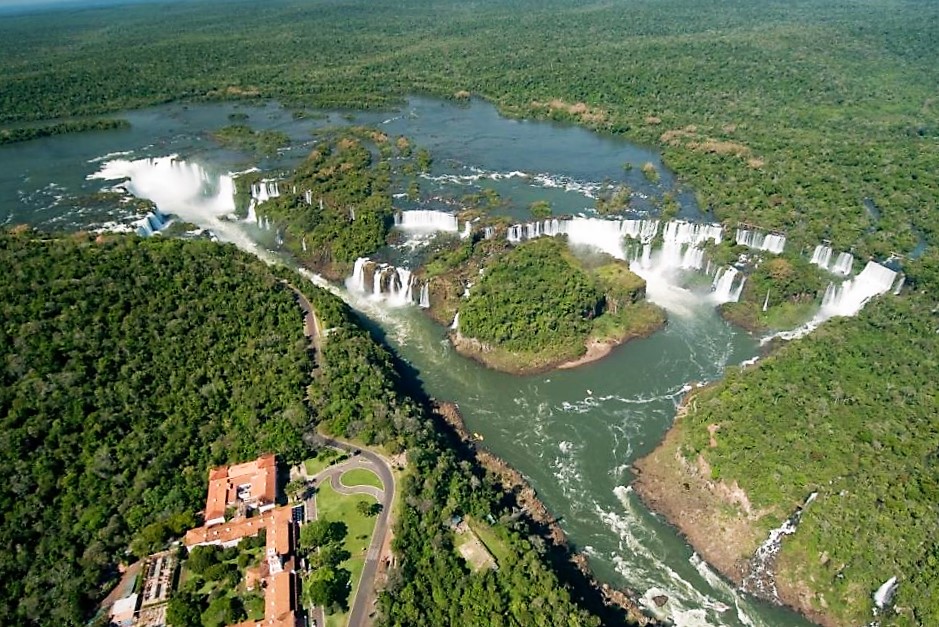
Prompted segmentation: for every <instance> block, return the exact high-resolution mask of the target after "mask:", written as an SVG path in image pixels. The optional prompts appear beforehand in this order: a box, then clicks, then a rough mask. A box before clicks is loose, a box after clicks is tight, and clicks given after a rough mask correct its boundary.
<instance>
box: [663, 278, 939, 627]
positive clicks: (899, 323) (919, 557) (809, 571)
mask: <svg viewBox="0 0 939 627" xmlns="http://www.w3.org/2000/svg"><path fill="white" fill-rule="evenodd" d="M934 312H935V309H934V300H933V299H932V298H930V297H928V296H927V295H925V294H919V293H914V294H910V295H908V296H905V297H891V298H883V299H880V300H878V301H877V302H875V303H872V304H869V305H868V306H867V307H866V308H865V309H864V310H863V312H862V313H861V314H860V315H859V316H858V318H857V319H835V320H832V321H829V322H828V323H826V324H825V325H824V326H822V327H821V328H820V329H819V330H818V331H816V332H815V333H813V334H812V335H811V336H809V337H807V338H805V339H804V340H802V341H800V342H794V343H791V344H788V345H786V346H784V347H783V348H782V349H781V350H780V351H779V352H778V353H777V354H776V355H774V356H772V357H769V358H767V359H766V360H764V361H761V362H760V364H759V367H758V368H755V369H753V370H749V371H745V372H736V371H735V372H731V374H730V375H729V376H728V377H727V379H726V380H725V381H724V382H722V383H720V384H718V385H715V386H714V387H711V388H708V389H707V390H705V391H702V392H700V393H698V394H696V395H695V397H694V401H693V403H692V408H693V409H692V410H691V411H689V412H688V414H687V416H686V417H685V418H683V419H682V420H681V421H680V422H679V423H678V426H677V427H676V428H677V429H678V430H679V437H680V442H681V443H682V445H683V447H684V454H685V455H686V457H688V458H689V459H695V458H696V457H697V455H698V454H700V455H702V456H703V457H704V459H705V460H706V461H707V463H708V464H709V465H710V468H711V474H712V477H713V478H715V479H722V480H723V481H725V482H726V483H728V484H730V483H732V482H734V481H736V482H737V483H738V484H739V485H740V487H741V488H743V489H744V490H745V491H746V493H747V494H748V495H749V498H750V501H751V502H752V504H753V508H754V510H755V511H764V512H766V514H765V515H764V516H763V518H762V519H761V520H760V522H759V525H760V526H761V527H762V528H763V529H769V528H771V527H774V526H776V525H778V524H779V523H781V522H782V520H783V519H784V518H786V517H788V516H789V515H790V514H791V513H792V512H793V511H795V509H796V507H797V506H798V505H799V504H800V503H801V502H802V501H804V500H805V498H806V497H807V496H808V494H809V493H810V492H813V491H817V492H818V493H819V494H818V498H817V500H816V501H815V502H813V503H812V505H811V506H810V507H809V508H808V509H807V510H806V512H805V515H804V517H803V519H802V523H801V525H800V526H799V530H798V532H797V533H796V534H795V535H793V536H791V537H789V538H787V539H786V540H785V541H784V542H783V548H782V551H781V553H780V556H779V562H778V569H777V570H778V573H779V574H778V579H779V581H780V588H781V590H782V591H783V592H784V594H785V592H786V591H787V590H788V591H790V595H789V598H791V599H792V600H793V601H795V598H796V596H795V595H796V594H798V595H799V598H801V599H802V601H801V602H803V603H805V604H806V607H808V608H811V609H813V610H814V611H817V612H825V613H826V614H827V615H829V616H832V617H834V619H835V620H837V622H838V623H839V624H861V623H863V622H866V621H868V620H869V619H870V616H871V606H872V599H871V596H872V594H873V592H874V591H875V590H876V589H877V587H878V586H880V584H882V583H883V582H884V581H886V580H887V579H888V578H890V577H891V576H893V575H897V576H899V577H900V587H899V590H898V593H897V597H896V599H895V604H896V607H897V608H902V609H900V610H899V614H897V615H894V614H892V613H888V615H887V616H886V618H885V621H884V622H885V624H891V625H914V624H919V625H929V624H934V623H936V621H937V620H939V587H937V586H939V579H937V577H936V574H937V573H936V555H937V551H939V544H937V540H936V539H937V538H939V523H937V521H939V473H937V468H939V464H937V451H939V424H937V422H936V398H937V395H939V389H937V387H936V381H937V380H939V361H937V355H939V334H937V333H936V328H937V326H939V317H937V315H936V313H934ZM755 417H756V419H755ZM710 424H718V425H720V428H719V430H718V431H717V435H716V441H717V446H715V447H711V446H709V434H708V431H707V427H708V425H710ZM806 590H808V591H809V594H808V595H807V596H806V595H805V594H804V591H806ZM795 591H799V592H798V593H796V592H795Z"/></svg>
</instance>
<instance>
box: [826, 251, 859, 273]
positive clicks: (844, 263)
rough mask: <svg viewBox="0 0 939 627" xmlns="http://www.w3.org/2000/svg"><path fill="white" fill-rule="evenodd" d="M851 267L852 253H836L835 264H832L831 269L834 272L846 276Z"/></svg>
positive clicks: (852, 262) (852, 264) (852, 263)
mask: <svg viewBox="0 0 939 627" xmlns="http://www.w3.org/2000/svg"><path fill="white" fill-rule="evenodd" d="M853 267H854V255H852V254H851V253H838V258H837V259H836V260H835V265H834V266H832V268H831V271H832V272H834V273H835V274H843V275H845V276H847V275H849V274H851V270H852V269H853Z"/></svg>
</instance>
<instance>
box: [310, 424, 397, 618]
mask: <svg viewBox="0 0 939 627" xmlns="http://www.w3.org/2000/svg"><path fill="white" fill-rule="evenodd" d="M321 442H322V443H323V444H325V445H326V446H331V447H333V448H338V449H342V450H344V451H347V452H349V453H354V452H356V451H357V452H358V453H357V454H356V456H355V457H353V458H352V459H351V460H349V461H353V460H360V461H361V462H365V461H367V462H370V463H369V464H367V465H366V464H364V463H363V465H362V466H360V467H363V468H369V470H372V471H374V472H375V473H376V474H377V475H378V477H379V479H381V482H382V485H383V486H385V489H384V490H380V491H379V490H377V488H374V487H372V486H356V487H355V488H347V487H345V486H343V485H342V484H341V483H339V478H338V476H337V475H336V474H333V475H331V479H330V485H332V487H333V489H335V490H337V491H340V492H343V491H346V490H355V491H356V493H360V494H372V496H375V497H376V498H377V499H378V502H379V503H381V512H379V514H378V519H377V520H376V521H375V532H374V533H373V534H372V541H371V543H370V544H369V546H368V552H367V553H366V554H365V567H364V568H363V569H362V579H361V581H360V582H359V588H358V590H356V593H355V599H353V601H352V611H351V612H350V613H349V627H362V626H364V625H371V624H372V619H371V616H370V614H372V612H373V610H374V605H375V600H376V599H377V598H378V591H377V589H376V582H375V575H376V574H377V573H378V565H379V562H380V555H381V549H382V545H384V543H385V538H386V537H387V535H388V530H389V517H390V516H391V504H392V503H393V502H394V495H395V479H394V475H392V474H391V462H389V461H388V460H387V459H386V458H385V457H383V456H381V455H378V454H377V453H373V452H372V451H368V450H365V449H361V448H359V447H357V446H354V445H352V444H349V443H347V442H340V441H338V440H333V439H329V438H321ZM354 467H356V465H352V466H346V467H344V468H343V472H344V471H345V470H348V469H349V468H354ZM341 474H342V473H341V472H340V473H338V475H341ZM376 492H380V493H381V495H380V496H379V495H378V494H376ZM343 493H347V494H348V493H351V492H343Z"/></svg>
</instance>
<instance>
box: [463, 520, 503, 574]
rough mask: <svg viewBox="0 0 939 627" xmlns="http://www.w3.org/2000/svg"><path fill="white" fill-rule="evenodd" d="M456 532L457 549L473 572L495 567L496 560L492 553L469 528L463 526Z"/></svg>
mask: <svg viewBox="0 0 939 627" xmlns="http://www.w3.org/2000/svg"><path fill="white" fill-rule="evenodd" d="M457 534H458V537H457V542H456V544H457V551H459V552H460V555H462V556H463V559H465V560H466V563H467V564H469V565H470V568H471V569H472V570H473V571H474V572H479V571H481V570H485V569H489V570H495V569H496V560H495V558H494V557H492V553H490V552H489V550H488V549H487V548H486V545H484V544H483V543H482V542H481V541H480V540H479V538H477V537H476V534H475V533H473V531H472V530H471V529H469V528H466V527H463V528H461V529H459V530H458V531H457Z"/></svg>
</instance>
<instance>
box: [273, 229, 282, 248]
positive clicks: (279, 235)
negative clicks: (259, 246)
mask: <svg viewBox="0 0 939 627" xmlns="http://www.w3.org/2000/svg"><path fill="white" fill-rule="evenodd" d="M274 241H275V242H276V243H277V247H278V248H280V247H281V246H283V245H284V234H283V233H282V232H281V230H280V229H277V234H276V235H275V236H274Z"/></svg>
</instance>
